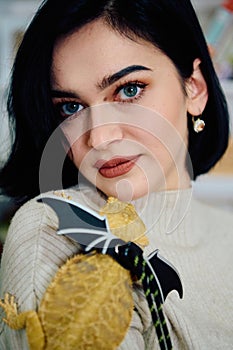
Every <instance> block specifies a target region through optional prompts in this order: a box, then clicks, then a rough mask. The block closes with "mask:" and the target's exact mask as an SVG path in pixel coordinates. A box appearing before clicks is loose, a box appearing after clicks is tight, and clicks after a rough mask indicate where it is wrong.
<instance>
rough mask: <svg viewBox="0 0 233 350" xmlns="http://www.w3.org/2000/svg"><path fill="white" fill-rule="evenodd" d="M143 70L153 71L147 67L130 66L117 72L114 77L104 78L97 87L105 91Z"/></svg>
mask: <svg viewBox="0 0 233 350" xmlns="http://www.w3.org/2000/svg"><path fill="white" fill-rule="evenodd" d="M142 70H146V71H148V70H149V71H151V70H152V69H150V68H148V67H145V66H139V65H133V66H128V67H126V68H123V69H121V70H120V71H119V72H116V73H114V74H112V75H109V76H107V77H104V78H103V79H102V81H101V82H100V83H98V84H97V87H98V88H99V89H100V90H104V89H106V88H107V87H109V86H110V85H112V84H114V83H115V82H116V81H118V80H119V79H121V78H123V77H125V76H126V75H128V74H131V73H133V72H138V71H142Z"/></svg>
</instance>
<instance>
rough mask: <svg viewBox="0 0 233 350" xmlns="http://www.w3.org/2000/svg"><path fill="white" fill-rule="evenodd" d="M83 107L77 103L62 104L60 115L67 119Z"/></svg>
mask: <svg viewBox="0 0 233 350" xmlns="http://www.w3.org/2000/svg"><path fill="white" fill-rule="evenodd" d="M83 108H84V107H83V106H82V105H81V104H80V103H77V102H67V103H63V104H62V106H61V113H62V114H63V115H65V116H67V117H69V116H71V115H73V114H75V113H77V112H80V111H81V110H82V109H83Z"/></svg>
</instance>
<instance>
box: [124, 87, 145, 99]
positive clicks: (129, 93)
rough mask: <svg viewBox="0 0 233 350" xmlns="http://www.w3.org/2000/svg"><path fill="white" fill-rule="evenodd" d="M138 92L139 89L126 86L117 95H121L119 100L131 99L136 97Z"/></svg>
mask: <svg viewBox="0 0 233 350" xmlns="http://www.w3.org/2000/svg"><path fill="white" fill-rule="evenodd" d="M139 92H140V87H139V86H137V85H128V86H125V87H123V88H122V89H121V90H120V91H119V93H120V95H121V98H124V97H126V98H132V97H135V96H137V94H138V93H139Z"/></svg>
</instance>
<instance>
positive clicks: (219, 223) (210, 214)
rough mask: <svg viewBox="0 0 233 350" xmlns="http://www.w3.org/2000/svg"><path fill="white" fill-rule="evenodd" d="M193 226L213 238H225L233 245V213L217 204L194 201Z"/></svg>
mask: <svg viewBox="0 0 233 350" xmlns="http://www.w3.org/2000/svg"><path fill="white" fill-rule="evenodd" d="M192 221H193V226H196V227H199V228H200V229H202V230H203V232H205V233H206V236H207V237H208V236H211V238H213V237H216V238H218V239H220V240H221V239H222V238H223V237H224V238H225V239H227V240H229V241H231V242H232V243H233V212H232V211H231V209H230V208H225V207H223V206H220V205H219V204H217V203H210V202H204V201H202V200H200V199H194V200H193V203H192Z"/></svg>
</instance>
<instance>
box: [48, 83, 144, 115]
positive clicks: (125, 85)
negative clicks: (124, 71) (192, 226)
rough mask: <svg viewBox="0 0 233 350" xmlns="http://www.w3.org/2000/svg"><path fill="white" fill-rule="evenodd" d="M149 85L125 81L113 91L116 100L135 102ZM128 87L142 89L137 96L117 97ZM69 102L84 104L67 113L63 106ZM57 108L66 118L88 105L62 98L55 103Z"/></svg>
mask: <svg viewBox="0 0 233 350" xmlns="http://www.w3.org/2000/svg"><path fill="white" fill-rule="evenodd" d="M147 86H148V84H146V83H142V82H139V81H127V82H125V83H121V84H119V86H116V88H115V91H114V93H113V97H114V102H120V103H133V102H134V101H137V100H139V99H140V98H141V97H142V96H143V94H144V92H145V90H146V87H147ZM127 87H136V88H137V89H138V88H139V89H140V91H139V92H138V93H137V95H136V96H133V97H129V98H118V99H117V96H118V95H119V93H120V92H121V91H123V89H125V88H127ZM68 104H74V105H78V106H82V107H83V108H82V109H81V110H80V111H77V112H75V113H73V114H65V113H64V111H63V108H64V107H65V106H66V105H68ZM55 108H56V110H57V112H58V114H59V117H61V118H62V119H64V118H72V117H74V116H75V115H77V114H79V113H81V112H82V111H83V109H85V108H86V107H85V106H84V105H82V104H81V103H79V102H77V101H75V100H67V99H64V100H62V99H61V101H59V102H58V103H56V104H55Z"/></svg>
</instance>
